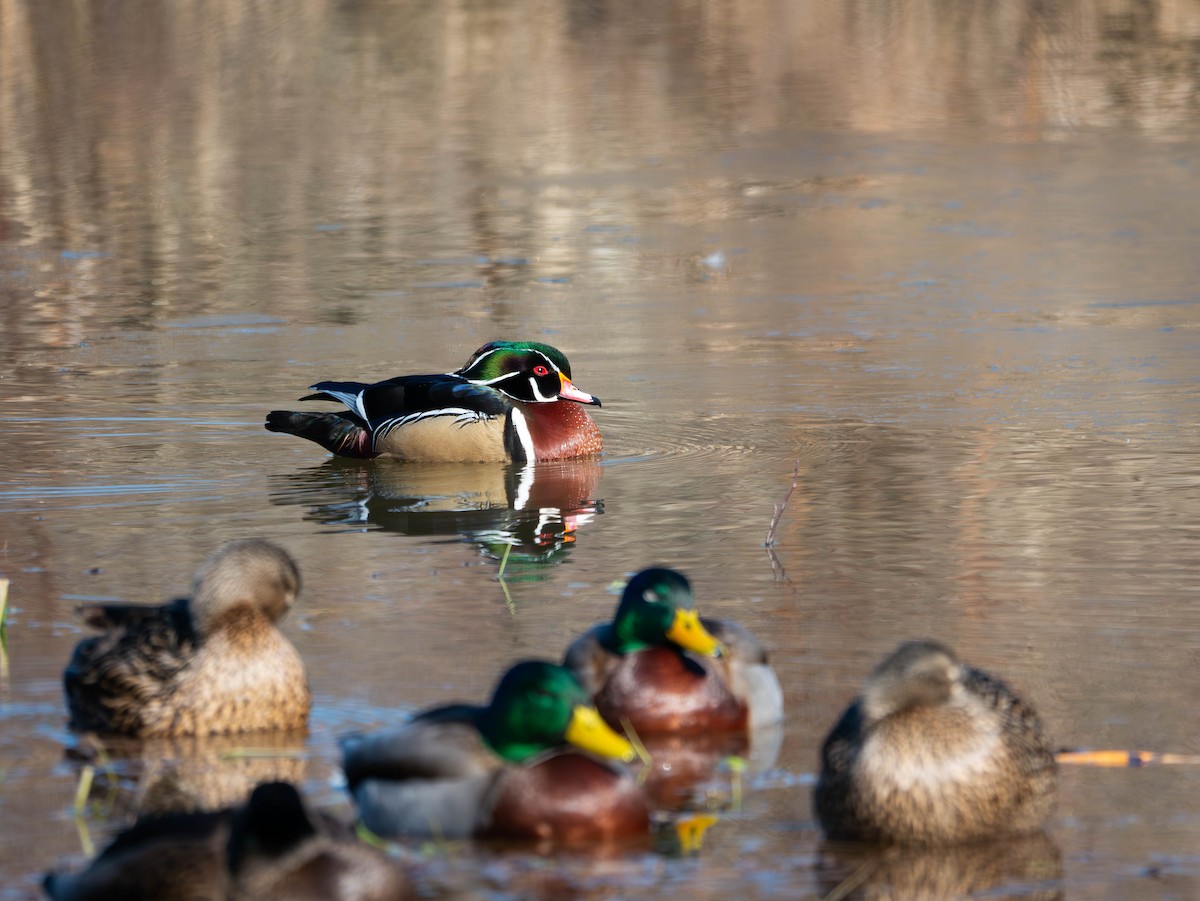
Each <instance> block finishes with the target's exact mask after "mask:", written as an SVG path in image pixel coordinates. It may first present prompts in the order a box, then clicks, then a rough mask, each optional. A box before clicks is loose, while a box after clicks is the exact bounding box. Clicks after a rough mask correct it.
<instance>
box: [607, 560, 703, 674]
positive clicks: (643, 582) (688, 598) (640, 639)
mask: <svg viewBox="0 0 1200 901" xmlns="http://www.w3.org/2000/svg"><path fill="white" fill-rule="evenodd" d="M611 637H612V641H613V645H614V648H613V649H614V650H615V651H617V652H618V653H620V654H628V653H631V652H633V651H640V650H641V649H642V648H648V647H655V646H659V645H666V644H674V645H678V646H679V647H681V648H683V649H685V650H688V651H694V652H695V653H697V654H701V655H703V656H706V657H720V656H721V655H722V654H723V653H724V648H723V647H722V645H721V642H720V641H718V640H717V639H716V638H714V637H713V636H712V635H711V634H710V633H709V631H708V630H707V629H705V628H704V625H703V624H702V623H701V622H700V614H699V613H698V612H697V611H696V600H695V598H694V597H693V596H692V586H691V585H690V584H689V583H688V580H687V579H686V578H685V577H684V576H683V574H682V573H679V572H676V571H675V570H673V569H665V568H662V567H654V568H652V569H644V570H642V571H641V572H640V573H638V574H637V575H636V576H634V577H633V578H632V579H630V580H629V584H628V585H626V586H625V591H624V592H623V593H622V595H621V603H620V604H619V605H618V607H617V613H616V616H615V617H613V621H612V631H611Z"/></svg>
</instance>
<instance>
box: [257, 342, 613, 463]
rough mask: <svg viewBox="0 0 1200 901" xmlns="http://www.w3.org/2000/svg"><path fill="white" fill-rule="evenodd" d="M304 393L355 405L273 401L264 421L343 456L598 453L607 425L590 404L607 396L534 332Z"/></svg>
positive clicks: (454, 458)
mask: <svg viewBox="0 0 1200 901" xmlns="http://www.w3.org/2000/svg"><path fill="white" fill-rule="evenodd" d="M310 387H311V390H313V391H315V392H316V393H315V394H309V395H307V396H305V397H302V398H301V400H332V401H339V402H341V403H343V404H345V405H346V406H347V407H348V408H349V410H348V411H342V412H338V413H300V412H289V411H286V410H274V411H272V412H270V413H268V414H267V421H266V428H267V430H268V431H271V432H285V433H287V434H290V435H298V436H300V437H301V438H307V439H308V440H310V441H315V442H316V443H317V444H319V445H321V447H323V448H325V449H326V450H328V451H331V452H332V453H334V454H337V455H338V456H342V457H378V456H381V455H387V456H390V457H395V458H398V459H401V460H410V461H415V462H425V463H469V462H513V463H533V462H537V461H542V460H565V459H570V458H573V457H585V456H589V455H592V454H598V453H599V452H600V451H601V450H602V448H603V442H602V441H601V438H600V430H599V429H598V428H596V423H595V422H593V421H592V418H591V416H589V415H588V414H587V411H586V410H584V409H583V406H584V405H595V406H600V399H599V398H597V397H593V396H592V395H590V394H587V393H585V392H583V391H580V390H579V389H578V388H576V387H575V385H574V384H572V382H571V364H570V363H568V362H567V358H566V357H565V356H564V355H563V353H562V352H561V351H560V350H558V349H557V348H554V347H551V346H550V345H549V344H540V343H538V342H536V341H492V342H490V343H488V344H485V345H483V347H481V348H479V350H477V351H475V353H474V354H472V355H471V359H469V360H467V362H466V364H465V365H464V366H463V367H462V368H461V369H457V370H455V371H454V372H451V373H448V374H446V375H403V376H398V377H396V378H392V379H388V380H387V381H383V382H376V383H375V384H366V383H363V382H318V383H317V384H315V385H312V386H310Z"/></svg>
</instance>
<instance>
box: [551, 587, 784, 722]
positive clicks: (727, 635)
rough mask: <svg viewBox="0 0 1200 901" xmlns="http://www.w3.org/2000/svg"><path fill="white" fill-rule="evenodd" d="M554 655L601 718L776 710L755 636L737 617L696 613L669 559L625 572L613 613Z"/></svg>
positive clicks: (776, 714)
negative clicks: (629, 574)
mask: <svg viewBox="0 0 1200 901" xmlns="http://www.w3.org/2000/svg"><path fill="white" fill-rule="evenodd" d="M563 665H564V666H566V667H567V669H569V670H570V671H571V672H572V673H574V674H575V676H576V678H578V679H579V681H580V682H581V683H582V684H583V686H584V688H585V689H586V690H587V692H588V694H590V695H591V696H592V697H593V698H595V702H596V709H597V710H599V711H600V714H601V716H603V717H604V719H605V720H606V721H607V722H609V723H612V724H614V725H615V724H620V723H622V722H624V721H628V722H629V723H630V725H631V726H632V727H633V729H634V731H635V732H637V733H638V734H639V735H643V734H645V735H655V734H660V733H674V734H694V735H708V734H712V733H717V732H731V731H754V730H757V729H759V728H761V727H764V726H769V725H771V724H773V723H777V722H778V721H779V720H781V719H782V718H783V692H782V691H781V690H780V687H779V680H778V679H777V678H776V676H775V672H774V670H772V669H771V666H770V664H768V662H767V654H766V651H765V650H764V649H763V647H762V645H761V644H759V643H758V641H757V640H756V639H755V638H754V636H753V635H751V634H750V633H749V632H748V631H747V630H746V629H744V628H742V627H741V626H740V625H738V624H737V623H734V622H731V621H728V620H719V619H706V618H701V617H700V615H699V614H698V613H697V612H696V603H695V599H694V597H693V596H692V587H691V585H690V584H689V583H688V580H687V579H686V578H685V577H684V576H683V574H682V573H679V572H676V571H675V570H673V569H663V568H653V569H645V570H642V571H641V572H639V573H638V574H637V575H635V576H634V577H633V578H632V579H630V580H629V584H628V585H626V586H625V590H624V592H623V594H622V596H621V602H620V604H619V605H618V606H617V612H616V615H615V616H614V617H613V620H612V622H610V623H603V624H600V625H597V626H594V627H593V628H592V629H590V630H589V631H588V632H586V633H585V634H584V635H582V636H581V637H580V638H578V639H576V640H575V641H574V642H573V643H572V644H571V646H570V648H568V649H567V654H566V658H565V660H564V662H563Z"/></svg>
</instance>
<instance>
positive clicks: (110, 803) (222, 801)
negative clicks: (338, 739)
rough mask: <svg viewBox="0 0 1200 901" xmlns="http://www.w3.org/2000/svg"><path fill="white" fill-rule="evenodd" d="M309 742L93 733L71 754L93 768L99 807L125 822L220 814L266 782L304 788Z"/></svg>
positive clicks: (275, 735)
mask: <svg viewBox="0 0 1200 901" xmlns="http://www.w3.org/2000/svg"><path fill="white" fill-rule="evenodd" d="M306 741H307V733H305V732H304V731H303V730H298V731H290V732H262V733H256V734H254V735H217V736H205V737H200V738H192V737H188V738H174V739H146V740H138V739H133V738H124V737H108V736H106V737H105V738H103V739H100V738H97V737H96V736H95V735H92V734H89V735H87V736H85V737H84V738H83V739H81V740H80V742H79V743H78V744H77V745H76V746H75V747H73V748H70V749H69V750H68V751H67V756H68V757H69V758H71V759H74V760H78V761H80V762H81V763H82V764H83V765H84V767H90V768H91V770H92V777H91V787H90V792H89V800H90V801H91V802H92V804H93V809H94V810H96V811H98V812H100V813H101V814H102V815H103V816H104V818H105V819H122V820H123V819H127V818H128V817H129V816H147V815H161V814H167V813H193V812H200V811H211V810H218V809H220V808H223V807H231V806H233V805H236V804H239V803H241V802H242V801H243V800H244V799H245V798H246V796H247V795H249V794H250V792H251V791H252V790H253V788H254V787H255V786H256V785H258V784H259V783H262V782H303V781H304V780H305V779H306V778H308V776H309V759H308V757H309V753H308V749H307V747H306Z"/></svg>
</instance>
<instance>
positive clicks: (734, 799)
mask: <svg viewBox="0 0 1200 901" xmlns="http://www.w3.org/2000/svg"><path fill="white" fill-rule="evenodd" d="M725 765H726V766H727V767H729V786H730V789H729V790H730V798H729V803H730V807H731V808H732V809H733V810H734V811H741V809H742V774H743V773H745V772H746V766H747V764H746V758H744V757H738V756H737V755H736V754H735V755H732V756H730V757H726V758H725Z"/></svg>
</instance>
